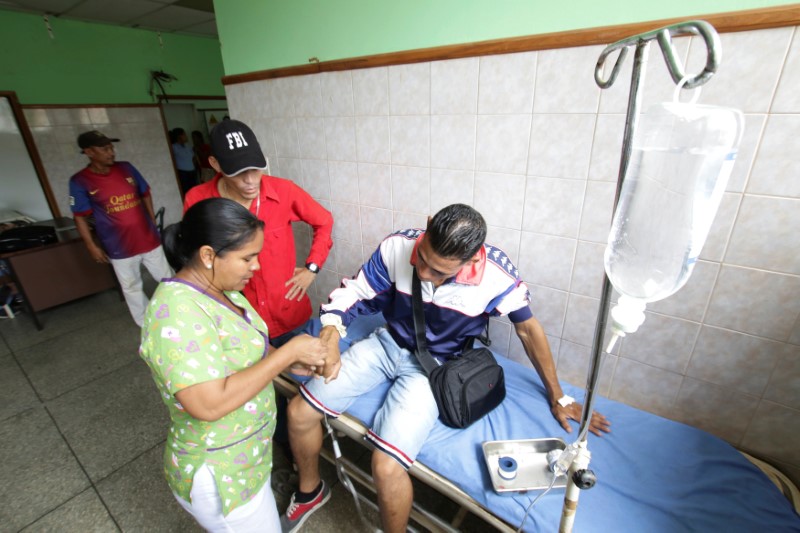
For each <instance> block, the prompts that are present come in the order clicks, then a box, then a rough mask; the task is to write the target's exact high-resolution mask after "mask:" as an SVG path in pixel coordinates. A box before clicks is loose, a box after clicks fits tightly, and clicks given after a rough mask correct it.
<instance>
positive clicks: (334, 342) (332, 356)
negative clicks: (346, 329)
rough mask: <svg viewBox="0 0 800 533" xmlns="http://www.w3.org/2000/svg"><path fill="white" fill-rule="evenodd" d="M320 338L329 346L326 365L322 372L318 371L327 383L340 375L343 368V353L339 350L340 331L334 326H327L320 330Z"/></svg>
mask: <svg viewBox="0 0 800 533" xmlns="http://www.w3.org/2000/svg"><path fill="white" fill-rule="evenodd" d="M319 339H320V340H321V341H322V343H323V344H325V345H326V346H327V347H328V355H327V357H326V358H325V367H324V368H323V369H322V372H321V373H320V372H318V373H319V374H320V375H321V376H322V377H324V378H325V383H330V382H331V381H332V380H334V379H336V378H337V377H339V369H341V368H342V359H341V353H340V352H339V331H338V330H337V329H336V328H335V327H333V326H325V327H324V328H322V331H320V332H319Z"/></svg>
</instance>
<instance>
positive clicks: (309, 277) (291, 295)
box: [284, 267, 316, 301]
mask: <svg viewBox="0 0 800 533" xmlns="http://www.w3.org/2000/svg"><path fill="white" fill-rule="evenodd" d="M315 277H316V274H314V273H313V272H311V271H310V270H309V269H307V268H305V267H297V268H295V269H294V275H293V276H292V277H291V278H290V279H289V281H287V282H286V283H285V284H284V286H286V287H289V290H288V291H287V292H286V296H284V298H286V299H287V300H298V301H300V300H301V299H302V298H303V296H305V295H306V291H307V290H308V288H309V287H310V286H311V284H312V283H313V282H314V278H315Z"/></svg>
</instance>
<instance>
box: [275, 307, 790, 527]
mask: <svg viewBox="0 0 800 533" xmlns="http://www.w3.org/2000/svg"><path fill="white" fill-rule="evenodd" d="M382 322H383V319H382V317H381V316H373V317H359V318H358V319H357V320H356V321H355V322H354V323H353V324H351V326H350V327H348V330H347V331H348V334H347V337H346V338H345V339H343V342H342V345H341V348H342V349H345V348H346V347H347V346H349V345H350V344H352V343H353V342H356V341H357V340H359V339H361V338H363V337H365V336H366V335H368V334H369V333H370V332H371V331H372V330H373V329H374V328H375V327H377V326H379V325H380V324H381V323H382ZM308 329H309V333H311V334H317V333H318V332H319V323H318V321H314V322H313V323H312V324H310V326H309V328H308ZM497 359H498V362H499V363H500V364H501V365H502V366H503V368H504V370H505V374H506V388H507V397H506V399H505V401H504V402H503V403H502V404H501V405H500V407H498V408H497V409H495V410H494V411H492V412H491V413H490V414H489V415H487V416H486V417H485V418H484V419H482V420H480V421H479V422H477V423H475V424H473V425H472V426H470V427H469V428H467V429H464V430H456V429H451V428H448V427H446V426H444V425H443V424H441V423H439V424H437V425H436V427H435V428H434V429H433V431H432V432H431V434H430V436H429V437H428V440H427V441H426V444H425V446H424V447H423V448H422V450H421V452H420V454H419V456H418V457H417V461H416V462H415V463H414V466H413V467H412V468H411V470H410V474H411V475H412V476H413V477H414V478H416V479H418V480H419V481H421V482H422V483H425V484H427V485H429V486H430V487H433V488H434V489H435V490H437V491H439V492H440V493H442V494H444V495H445V496H447V497H448V498H450V499H451V500H453V501H455V502H456V503H457V504H459V505H460V506H461V508H462V511H461V512H459V513H457V515H456V516H455V517H452V518H449V519H448V518H442V517H437V516H435V515H433V514H431V513H430V512H428V511H426V510H425V509H424V506H422V505H420V504H419V502H415V504H414V510H413V511H412V519H414V520H415V521H416V522H417V523H419V524H421V525H422V526H423V527H425V528H427V529H429V530H433V531H436V530H443V531H448V530H450V531H457V530H458V526H459V523H460V520H461V519H462V518H463V516H464V514H465V513H466V512H470V513H472V514H475V515H476V516H478V517H480V518H481V519H483V520H484V521H485V522H487V523H488V524H490V525H491V526H493V527H494V528H496V529H497V530H500V531H515V530H516V528H517V527H519V524H520V523H521V522H522V520H523V517H524V516H525V512H526V509H527V508H528V506H529V504H530V503H531V501H533V499H534V498H535V497H536V496H537V495H539V493H540V492H541V491H528V492H527V493H519V492H512V493H507V492H506V493H497V492H495V490H494V488H493V486H492V482H491V479H490V475H489V472H488V469H487V466H486V462H485V460H484V455H483V449H482V443H483V442H486V441H497V440H517V439H535V438H545V437H561V438H563V439H564V441H566V443H570V442H572V439H573V438H574V436H575V435H576V434H577V425H575V426H573V428H574V429H573V432H572V433H571V434H570V433H566V432H565V431H564V430H563V429H562V428H561V426H560V425H559V424H558V423H557V422H556V420H555V419H554V418H553V417H552V415H551V414H550V409H549V407H548V405H547V402H546V400H545V395H544V387H543V386H542V384H541V382H540V380H539V378H538V376H537V374H536V372H535V371H534V370H532V369H529V368H526V367H524V366H522V365H520V364H518V363H515V362H513V361H511V360H509V359H507V358H505V357H498V358H497ZM276 387H277V389H278V391H279V392H281V393H282V394H284V395H287V396H292V395H294V394H295V393H296V391H297V383H296V381H295V380H294V379H293V377H291V376H288V375H283V376H281V377H280V378H279V379H278V380H276ZM562 387H563V389H564V392H565V393H566V394H569V395H571V396H574V397H576V398H578V399H580V398H582V397H583V393H582V391H581V390H579V389H577V388H576V387H573V386H571V385H569V384H566V383H562ZM385 393H386V388H380V389H377V390H373V391H372V392H370V393H369V394H367V395H365V396H363V397H362V398H360V399H359V400H358V401H357V402H356V403H355V404H354V405H353V406H352V407H351V408H350V409H349V410H348V412H347V413H346V414H345V415H343V416H341V417H340V418H339V419H338V420H335V421H332V422H331V424H332V426H333V428H334V429H335V430H336V431H337V432H339V433H340V434H345V435H347V437H350V438H352V439H355V440H357V441H359V442H361V443H363V444H364V446H369V444H368V443H367V442H366V441H365V440H364V439H363V435H364V434H365V433H366V428H367V427H369V426H370V425H371V423H372V420H373V417H374V415H375V412H376V411H377V409H378V408H379V406H380V405H381V403H382V401H383V397H384V395H385ZM596 409H597V410H598V411H599V412H602V413H603V414H604V415H606V416H607V417H608V418H609V419H610V420H611V422H612V424H613V425H612V433H610V434H608V435H605V436H603V437H595V436H593V435H590V437H589V443H588V444H589V450H590V452H591V454H592V460H591V465H590V466H591V468H592V470H594V472H595V473H596V475H597V479H598V481H597V484H596V485H595V486H594V487H593V488H592V489H590V490H586V491H583V492H582V494H581V498H580V504H579V507H578V510H577V515H576V518H575V524H574V530H575V531H576V532H594V531H596V532H608V531H642V532H648V533H652V532H670V533H672V532H678V531H725V532H748V533H750V532H754V531H775V532H778V531H780V532H784V531H797V532H800V516H798V514H797V512H796V511H795V509H794V507H793V506H792V504H791V503H790V501H789V499H787V498H786V497H785V496H784V494H782V492H781V491H779V490H778V488H777V487H776V485H775V484H773V481H771V480H770V478H769V477H768V476H767V475H765V473H764V472H763V471H762V470H760V469H759V468H758V467H756V466H755V465H754V464H753V463H751V462H750V461H748V459H747V458H746V457H745V456H744V455H743V454H741V453H740V452H738V451H737V450H736V449H734V448H733V447H731V446H730V445H729V444H727V443H725V442H724V441H722V440H721V439H718V438H717V437H714V436H712V435H710V434H708V433H706V432H704V431H701V430H699V429H696V428H693V427H690V426H687V425H685V424H681V423H678V422H674V421H671V420H668V419H665V418H662V417H659V416H656V415H653V414H650V413H646V412H644V411H641V410H639V409H635V408H633V407H630V406H627V405H625V404H622V403H619V402H615V401H611V400H607V399H604V398H597V401H596ZM323 456H324V457H325V458H327V459H332V458H331V457H330V454H329V453H327V452H326V451H324V450H323ZM341 464H342V465H343V467H344V468H345V470H346V471H347V472H348V474H349V475H350V477H351V478H353V479H354V480H355V481H356V482H358V483H359V484H361V485H363V486H364V487H367V488H371V477H370V475H369V472H365V471H364V470H363V469H361V468H359V467H358V466H357V465H356V464H355V463H354V462H353V461H351V460H348V459H347V458H344V459H343V460H342V461H341ZM784 479H785V478H784ZM789 486H791V483H789ZM563 497H564V489H563V488H561V489H553V490H552V491H550V492H549V493H548V494H546V495H545V496H544V497H542V498H540V499H539V501H538V502H537V503H536V505H535V506H534V507H533V508H532V509H531V511H530V514H529V516H528V518H527V520H526V522H525V527H524V530H525V531H556V530H557V529H558V524H559V521H560V516H561V507H562V503H563Z"/></svg>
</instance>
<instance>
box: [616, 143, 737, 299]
mask: <svg viewBox="0 0 800 533" xmlns="http://www.w3.org/2000/svg"><path fill="white" fill-rule="evenodd" d="M735 157H736V152H735V151H731V150H730V148H728V147H722V148H719V147H717V148H706V149H702V148H687V149H682V148H662V147H647V148H634V149H633V150H632V153H631V159H630V163H629V166H628V172H627V174H626V175H627V176H628V177H627V178H626V180H625V182H624V184H623V190H622V191H621V193H620V199H619V203H618V206H617V215H616V216H615V217H614V221H613V224H612V228H611V233H610V234H609V240H608V246H607V247H606V250H605V268H606V272H607V273H608V278H609V281H611V283H612V285H614V288H616V289H617V291H619V292H620V293H621V294H623V295H626V296H630V297H632V298H636V299H638V300H641V301H644V302H655V301H658V300H662V299H664V298H666V297H668V296H670V295H671V294H673V293H675V292H676V291H677V290H678V289H680V288H681V287H683V286H684V285H685V284H686V282H687V281H688V279H689V276H690V274H691V272H692V269H693V268H694V264H695V262H696V261H697V257H698V255H699V254H700V250H701V249H702V247H703V244H704V243H705V239H706V236H707V235H708V230H709V228H710V227H711V223H712V221H713V219H714V215H715V214H716V212H717V208H718V207H719V203H720V200H721V199H722V194H723V193H724V191H725V185H726V183H727V179H728V176H729V175H730V171H731V167H732V165H733V161H734V159H735ZM715 162H716V164H715ZM719 162H721V163H722V164H721V165H720V164H719Z"/></svg>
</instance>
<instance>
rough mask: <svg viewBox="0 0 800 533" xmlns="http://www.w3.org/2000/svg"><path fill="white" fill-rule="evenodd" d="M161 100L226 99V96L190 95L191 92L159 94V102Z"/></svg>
mask: <svg viewBox="0 0 800 533" xmlns="http://www.w3.org/2000/svg"><path fill="white" fill-rule="evenodd" d="M162 100H227V96H225V95H224V94H223V95H222V96H213V95H208V94H207V95H200V96H192V95H191V94H166V95H165V94H159V95H158V101H159V103H160V102H161V101H162ZM168 103H169V102H168Z"/></svg>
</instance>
